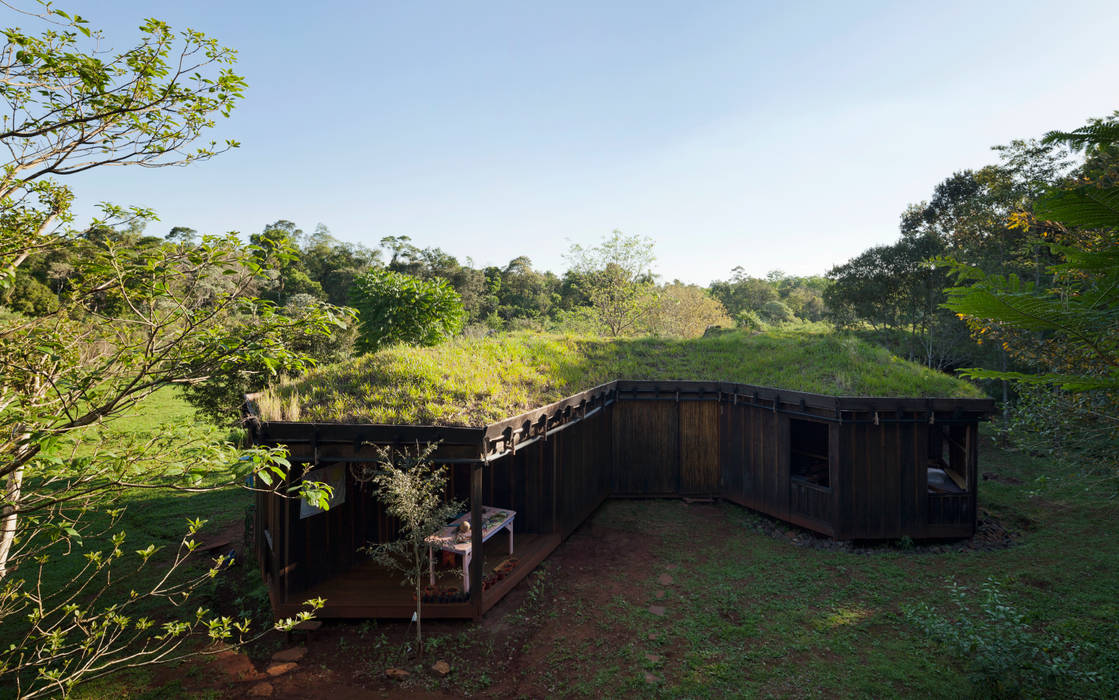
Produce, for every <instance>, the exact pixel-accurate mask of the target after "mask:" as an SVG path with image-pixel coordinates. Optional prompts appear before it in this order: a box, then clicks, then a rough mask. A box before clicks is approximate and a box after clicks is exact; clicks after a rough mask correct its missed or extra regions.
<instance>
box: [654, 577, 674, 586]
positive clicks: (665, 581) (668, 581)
mask: <svg viewBox="0 0 1119 700" xmlns="http://www.w3.org/2000/svg"><path fill="white" fill-rule="evenodd" d="M657 583H659V584H660V585H662V586H671V585H672V577H671V576H669V575H668V574H661V575H660V576H658V577H657Z"/></svg>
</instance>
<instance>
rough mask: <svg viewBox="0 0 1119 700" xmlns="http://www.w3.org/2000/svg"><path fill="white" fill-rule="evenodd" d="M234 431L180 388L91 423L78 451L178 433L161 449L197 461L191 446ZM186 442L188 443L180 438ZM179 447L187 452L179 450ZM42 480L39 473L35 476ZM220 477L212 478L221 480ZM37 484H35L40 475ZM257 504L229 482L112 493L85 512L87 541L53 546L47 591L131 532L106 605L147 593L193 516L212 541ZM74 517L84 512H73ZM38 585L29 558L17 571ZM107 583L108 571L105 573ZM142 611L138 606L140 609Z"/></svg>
mask: <svg viewBox="0 0 1119 700" xmlns="http://www.w3.org/2000/svg"><path fill="white" fill-rule="evenodd" d="M228 435H229V431H228V430H226V429H221V428H219V427H217V426H215V425H213V424H211V423H208V422H207V421H206V420H205V419H201V418H199V417H198V416H197V415H196V413H195V411H194V409H193V407H191V406H190V405H189V404H188V403H187V402H186V401H185V400H184V399H183V398H182V396H181V394H180V393H179V392H178V391H177V390H174V389H166V390H162V391H160V392H157V393H156V394H153V395H152V396H150V397H147V398H146V399H144V400H143V401H142V402H141V403H139V404H138V405H136V406H135V407H133V408H131V409H129V410H128V411H126V412H125V413H123V414H122V415H120V416H119V417H117V418H115V419H113V420H111V421H107V422H105V423H103V424H100V425H97V426H93V427H91V428H89V429H88V430H87V431H85V433H84V434H83V435H82V437H81V442H80V444H79V445H78V446H77V449H76V450H73V454H74V455H75V456H79V457H81V456H89V455H90V454H92V453H93V452H94V451H95V450H99V451H106V450H108V451H112V450H114V449H119V448H120V447H121V445H124V444H126V443H136V442H146V441H148V440H151V439H153V438H156V437H160V436H163V437H167V436H172V439H171V440H170V441H168V442H169V444H170V445H171V446H170V447H169V448H167V447H166V445H167V444H168V443H163V444H162V446H161V448H160V449H161V450H162V451H161V453H160V457H159V458H160V459H161V460H167V461H175V460H189V459H190V455H191V453H190V452H189V450H191V449H194V448H197V447H198V446H200V445H202V444H205V443H206V442H208V441H213V440H218V439H224V438H226V437H228ZM179 440H181V442H178V441H179ZM176 444H178V445H180V446H181V449H177V448H176V446H175V445H176ZM55 451H56V453H57V454H58V455H59V456H69V455H70V454H71V449H69V448H68V447H67V446H66V445H60V446H58V447H57V448H56V450H55ZM33 478H34V477H32V479H33ZM216 479H217V477H216V476H215V478H214V479H210V480H209V482H210V483H216ZM30 483H32V484H34V483H35V482H34V480H32V481H31V482H30ZM251 502H252V497H251V495H250V494H249V493H248V492H247V491H245V490H244V489H240V488H237V487H223V488H219V489H215V490H211V491H205V492H185V491H173V490H169V489H160V490H149V489H126V490H117V491H115V492H113V493H112V496H111V498H110V499H100V500H98V501H97V507H93V508H85V509H82V511H81V513H80V517H81V520H80V523H81V525H80V527H79V529H80V531H81V532H82V533H83V538H82V539H81V540H80V541H79V540H72V541H71V546H72V547H73V549H71V550H70V551H66V550H67V546H68V545H66V543H65V542H59V543H57V544H56V545H54V546H53V548H52V550H51V552H50V554H51V556H50V558H49V559H48V561H47V563H46V564H45V565H44V566H43V569H42V574H41V575H42V580H41V584H42V587H43V590H46V591H58V590H62V589H64V588H65V587H66V586H67V585H68V582H69V581H70V580H71V579H73V578H74V577H75V576H76V575H78V574H79V572H81V570H82V568H83V566H85V564H86V558H85V555H86V554H89V553H92V552H98V551H101V552H107V551H109V550H110V549H111V543H110V542H109V539H108V536H107V535H108V533H111V532H123V533H124V534H125V537H126V539H125V541H124V544H123V546H122V547H121V549H122V550H123V551H124V552H125V555H124V557H123V559H121V560H120V561H118V562H117V563H116V564H115V565H114V567H113V576H112V584H111V588H110V591H111V593H110V594H109V595H108V596H106V597H105V598H104V599H103V601H102V602H103V603H106V604H107V603H109V602H112V600H113V599H114V596H126V595H127V592H128V590H129V589H136V590H144V589H145V587H146V586H150V585H151V584H153V583H155V582H156V581H157V580H158V579H159V578H160V577H161V576H162V575H163V574H164V573H165V572H166V567H167V564H169V563H170V561H171V560H172V559H173V557H174V553H175V551H176V550H177V549H178V546H179V544H180V542H181V540H182V538H183V536H184V535H185V534H186V533H187V528H188V523H187V521H188V519H193V518H202V519H206V520H207V521H208V522H207V524H206V526H205V527H204V528H203V530H202V531H201V533H200V534H201V539H202V540H205V539H206V538H207V537H210V536H212V533H215V532H217V531H218V530H220V529H221V528H223V527H230V526H232V525H233V524H234V523H240V522H243V519H244V514H245V509H246V507H248V505H249V504H250V503H251ZM110 507H111V508H115V509H120V511H121V513H120V516H119V519H117V520H116V521H115V522H114V521H113V519H112V518H111V517H110V515H109V514H108V512H107V510H108V509H109V508H110ZM68 515H70V516H71V517H74V516H76V515H78V513H76V512H74V511H73V510H71V511H68ZM234 544H235V545H236V547H237V549H238V550H239V551H240V550H242V549H243V547H242V546H241V543H240V541H239V537H238V538H237V540H236V541H235V542H234ZM148 545H154V546H155V547H156V548H157V549H158V550H159V551H158V552H157V554H156V555H155V556H154V557H153V558H152V559H151V560H150V561H149V562H148V564H147V565H145V566H143V567H141V566H140V563H141V559H140V557H139V555H137V554H135V551H136V550H140V549H144V548H145V547H147V546H148ZM196 560H197V561H196V562H195V563H193V564H191V565H189V566H188V567H186V570H185V571H184V572H183V573H184V575H185V574H188V573H194V574H197V573H198V571H200V570H202V568H201V567H203V566H206V563H207V562H208V558H205V557H203V556H201V555H199V556H197V557H196ZM15 575H16V576H17V577H20V578H23V579H24V580H25V581H28V582H29V583H31V584H32V585H34V583H35V581H36V579H37V578H38V576H39V570H38V567H35V566H33V565H32V564H31V563H30V562H27V563H25V565H24V566H23V567H21V569H20V570H18V571H17V572H16V574H15ZM100 578H101V579H102V580H104V578H105V577H104V575H101V577H100ZM166 611H167V605H166V603H162V602H157V603H151V604H149V603H147V602H144V603H143V604H142V605H141V607H140V608H139V612H141V613H146V614H152V615H155V616H157V617H162V616H163V615H164V614H165V613H166ZM134 612H135V611H134ZM20 627H21V625H20V624H19V622H18V621H17V620H8V621H7V622H6V624H4V625H3V626H0V643H3V644H7V643H10V642H11V641H12V640H13V639H15V638H17V637H18V635H19V634H20V633H21V629H20Z"/></svg>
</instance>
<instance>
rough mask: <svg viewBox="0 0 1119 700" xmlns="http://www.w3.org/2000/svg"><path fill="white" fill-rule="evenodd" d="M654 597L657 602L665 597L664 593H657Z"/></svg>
mask: <svg viewBox="0 0 1119 700" xmlns="http://www.w3.org/2000/svg"><path fill="white" fill-rule="evenodd" d="M653 597H654V598H656V599H657V600H660V599H661V598H663V597H664V591H657V592H656V593H654V594H653Z"/></svg>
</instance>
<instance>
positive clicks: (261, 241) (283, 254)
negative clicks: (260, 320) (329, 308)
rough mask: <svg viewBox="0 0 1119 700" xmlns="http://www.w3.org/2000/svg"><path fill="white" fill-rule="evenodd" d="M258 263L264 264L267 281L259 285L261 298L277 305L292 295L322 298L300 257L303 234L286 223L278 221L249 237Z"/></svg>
mask: <svg viewBox="0 0 1119 700" xmlns="http://www.w3.org/2000/svg"><path fill="white" fill-rule="evenodd" d="M249 242H250V243H252V244H253V246H255V252H256V256H257V258H258V260H260V261H261V263H262V264H265V265H266V267H265V269H266V270H267V271H268V279H267V281H266V282H265V283H264V284H263V285H262V287H263V288H262V290H261V297H262V298H264V299H267V300H268V301H274V302H276V303H277V304H281V305H283V304H286V303H287V302H288V300H289V299H291V298H292V297H293V296H295V295H296V294H310V295H311V296H313V297H315V298H316V299H322V298H324V296H325V294H324V293H323V289H322V285H321V284H319V282H317V281H316V280H313V279H311V276H310V275H309V274H308V273H307V268H306V266H305V265H304V263H303V258H302V256H301V255H300V246H301V244H302V242H303V231H302V230H301V229H300V228H299V227H297V226H296V225H295V224H293V223H292V222H290V221H286V220H283V219H281V220H280V221H277V222H275V223H273V224H269V225H268V226H265V227H264V230H263V231H261V232H260V233H254V234H252V235H251V236H249Z"/></svg>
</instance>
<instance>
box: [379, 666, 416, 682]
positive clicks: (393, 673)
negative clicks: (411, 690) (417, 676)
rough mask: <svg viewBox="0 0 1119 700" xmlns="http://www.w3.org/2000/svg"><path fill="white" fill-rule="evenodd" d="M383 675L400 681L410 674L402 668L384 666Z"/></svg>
mask: <svg viewBox="0 0 1119 700" xmlns="http://www.w3.org/2000/svg"><path fill="white" fill-rule="evenodd" d="M385 675H386V676H388V677H389V678H391V679H393V680H394V681H402V680H404V679H405V678H407V677H408V676H410V675H412V674H410V673H408V672H407V671H405V670H404V669H402V668H386V669H385Z"/></svg>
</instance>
